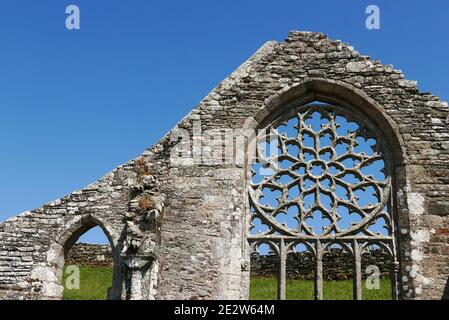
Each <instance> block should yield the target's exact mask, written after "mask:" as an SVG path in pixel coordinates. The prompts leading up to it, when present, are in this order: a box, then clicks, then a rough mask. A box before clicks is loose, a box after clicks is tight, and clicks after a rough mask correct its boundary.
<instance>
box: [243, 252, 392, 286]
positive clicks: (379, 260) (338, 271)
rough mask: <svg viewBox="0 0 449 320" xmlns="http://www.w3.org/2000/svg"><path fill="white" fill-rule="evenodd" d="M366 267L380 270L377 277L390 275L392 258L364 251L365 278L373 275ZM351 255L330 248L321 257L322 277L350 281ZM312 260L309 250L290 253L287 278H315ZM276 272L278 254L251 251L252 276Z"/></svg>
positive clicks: (351, 270) (277, 272) (272, 275)
mask: <svg viewBox="0 0 449 320" xmlns="http://www.w3.org/2000/svg"><path fill="white" fill-rule="evenodd" d="M368 266H375V267H377V268H378V269H379V276H380V277H384V278H390V277H391V271H392V261H391V258H389V257H388V255H385V253H382V252H379V251H374V252H371V253H369V254H364V255H363V257H362V270H363V271H364V272H363V273H362V275H363V277H364V278H366V277H367V276H369V275H372V271H371V269H369V270H368V272H366V271H367V267H368ZM353 269H354V268H353V259H352V256H351V255H350V254H349V253H347V252H344V251H341V250H332V251H331V252H330V253H328V254H326V255H324V258H323V279H325V280H349V279H352V278H353ZM314 270H315V261H314V259H313V257H312V256H311V255H310V253H306V252H298V253H290V254H289V255H288V256H287V268H286V272H287V278H290V279H302V280H312V279H314ZM278 274H279V257H278V256H277V255H259V254H257V253H253V254H251V276H253V277H276V276H277V275H278Z"/></svg>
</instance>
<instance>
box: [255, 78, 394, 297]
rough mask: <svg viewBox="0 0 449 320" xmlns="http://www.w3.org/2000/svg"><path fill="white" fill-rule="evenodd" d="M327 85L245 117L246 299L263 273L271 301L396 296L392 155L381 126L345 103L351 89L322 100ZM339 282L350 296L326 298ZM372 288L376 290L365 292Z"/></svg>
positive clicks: (303, 89) (311, 86) (302, 89)
mask: <svg viewBox="0 0 449 320" xmlns="http://www.w3.org/2000/svg"><path fill="white" fill-rule="evenodd" d="M335 87H337V85H336V84H335V83H332V82H324V83H320V82H319V81H311V82H309V83H308V84H307V83H306V84H305V85H303V86H298V87H297V88H294V89H293V90H292V89H290V92H289V91H286V92H284V95H283V96H281V97H280V98H279V97H277V103H276V104H275V105H274V106H273V105H271V107H268V109H272V113H271V114H269V113H268V112H267V110H265V111H264V112H263V116H264V119H257V115H256V117H255V119H256V121H259V123H260V125H259V127H258V129H259V132H258V134H257V139H255V140H254V141H253V144H252V147H253V150H254V157H253V158H251V160H250V161H249V162H248V163H249V166H250V168H249V170H248V173H249V175H248V181H249V182H248V199H249V200H248V211H249V215H248V236H247V239H248V243H249V245H250V250H249V252H250V259H251V270H252V276H253V277H252V279H251V285H250V298H256V299H257V298H258V297H259V296H260V295H263V292H262V293H261V294H259V293H258V292H257V290H262V291H263V289H264V288H263V285H262V286H260V285H259V283H258V282H260V283H263V281H265V282H266V283H269V282H267V278H269V277H271V278H273V277H274V278H275V279H276V282H277V283H276V284H275V285H276V290H275V292H276V298H278V299H295V298H305V299H307V298H314V299H318V300H321V299H344V298H347V297H348V296H349V297H350V298H354V299H363V297H364V296H365V298H374V299H389V298H390V299H391V298H393V299H396V298H397V297H398V277H399V276H398V274H399V260H400V259H399V256H398V250H397V239H396V230H397V228H396V212H397V210H396V204H395V199H394V198H395V197H394V187H395V183H396V181H395V178H396V176H395V166H396V165H397V164H395V161H394V158H395V155H397V154H400V151H401V150H394V149H392V148H391V147H390V143H394V141H389V140H388V139H387V138H386V137H387V136H389V135H390V134H391V132H388V130H390V129H384V128H382V129H384V130H381V129H380V128H379V126H378V125H377V124H376V122H375V121H372V120H371V119H370V117H369V116H367V115H366V114H365V113H364V112H362V111H361V110H360V108H356V107H354V105H353V104H351V103H349V102H348V101H347V100H345V97H346V98H348V97H350V96H351V94H352V95H353V96H355V94H354V93H353V92H350V91H348V89H347V88H344V87H342V88H340V89H341V90H340V92H339V94H340V97H339V96H338V94H336V95H335V96H334V97H332V93H336V92H337V90H336V88H335ZM315 89H317V91H315ZM326 89H327V91H328V92H326ZM320 90H322V91H321V92H319V91H320ZM345 90H346V91H345ZM292 91H297V92H293V93H292ZM308 91H309V92H308ZM295 94H299V97H300V98H295ZM282 99H284V101H282ZM357 101H358V103H359V104H360V103H362V99H361V98H360V96H359V97H358V100H357ZM282 102H283V103H284V105H282ZM268 103H270V102H269V101H268ZM275 107H277V109H276V108H275ZM365 107H366V106H365ZM369 112H371V114H373V110H370V111H369ZM267 114H269V116H266V115H267ZM385 128H386V127H385ZM385 131H386V132H385ZM390 131H391V130H390ZM250 149H251V148H250ZM270 261H271V262H270ZM255 263H256V264H257V265H256V266H254V264H255ZM263 267H265V268H271V270H268V271H266V270H265V271H263V270H261V269H263ZM261 276H264V277H261ZM267 276H268V277H267ZM292 279H293V280H297V281H298V282H301V283H302V284H301V285H300V286H297V288H299V289H297V290H296V291H298V290H303V291H307V292H305V293H304V294H303V295H298V294H297V292H296V294H295V292H294V291H295V289H294V288H293V289H292V288H291V287H295V286H296V285H292V283H294V282H292ZM343 282H345V284H344V285H345V288H346V290H349V291H350V293H349V294H346V296H344V297H343V296H338V295H337V296H335V295H332V294H331V293H330V292H331V291H332V290H330V289H329V288H331V287H335V286H338V285H343ZM271 283H273V281H271ZM289 285H290V289H289ZM379 287H381V289H380V290H383V292H382V293H380V294H373V293H372V292H371V291H367V289H369V290H371V289H373V288H374V289H378V288H379ZM255 290H256V292H254V291H255ZM269 290H271V291H273V290H272V289H269ZM378 290H379V289H378ZM292 291H293V293H292ZM264 298H270V297H267V296H265V297H264ZM271 298H273V294H272V295H271Z"/></svg>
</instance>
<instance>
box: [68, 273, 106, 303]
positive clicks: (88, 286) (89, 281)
mask: <svg viewBox="0 0 449 320" xmlns="http://www.w3.org/2000/svg"><path fill="white" fill-rule="evenodd" d="M79 268H80V288H79V289H72V290H70V289H68V288H67V286H66V283H67V282H66V280H67V277H68V276H69V277H70V275H68V274H66V268H64V276H63V278H62V283H63V285H64V295H63V300H105V299H106V298H107V292H108V288H109V287H110V286H111V284H112V268H108V267H88V266H80V267H79ZM69 283H70V279H69Z"/></svg>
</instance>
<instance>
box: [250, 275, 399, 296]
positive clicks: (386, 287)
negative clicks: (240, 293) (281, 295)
mask: <svg viewBox="0 0 449 320" xmlns="http://www.w3.org/2000/svg"><path fill="white" fill-rule="evenodd" d="M323 289H324V300H352V299H353V297H352V280H347V281H325V282H324V288H323ZM313 294H314V284H313V281H312V280H294V279H287V287H286V298H287V300H313ZM276 298H277V279H276V278H261V277H252V278H251V284H250V299H251V300H275V299H276ZM391 298H392V297H391V281H390V279H382V280H381V282H380V289H379V290H368V289H366V288H365V287H364V288H363V299H364V300H391Z"/></svg>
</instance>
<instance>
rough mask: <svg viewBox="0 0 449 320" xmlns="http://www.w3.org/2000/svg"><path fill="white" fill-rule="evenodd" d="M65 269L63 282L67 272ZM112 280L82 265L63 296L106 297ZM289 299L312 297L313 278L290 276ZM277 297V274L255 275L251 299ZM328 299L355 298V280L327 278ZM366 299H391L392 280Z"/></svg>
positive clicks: (106, 271) (103, 269) (104, 270)
mask: <svg viewBox="0 0 449 320" xmlns="http://www.w3.org/2000/svg"><path fill="white" fill-rule="evenodd" d="M65 271H66V270H64V277H63V284H66V279H67V274H66V272H65ZM111 283H112V269H111V268H108V267H87V266H81V267H80V289H79V290H76V289H73V290H69V289H67V288H65V290H64V295H63V299H64V300H105V299H106V297H107V290H108V288H109V287H110V286H111ZM286 294H287V299H288V300H313V281H312V280H293V279H287V292H286ZM276 298H277V280H276V278H261V277H252V278H251V284H250V299H251V300H275V299H276ZM324 299H325V300H352V281H350V280H348V281H325V282H324ZM363 299H364V300H391V281H390V280H389V279H382V280H381V283H380V290H367V289H365V288H364V290H363Z"/></svg>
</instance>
